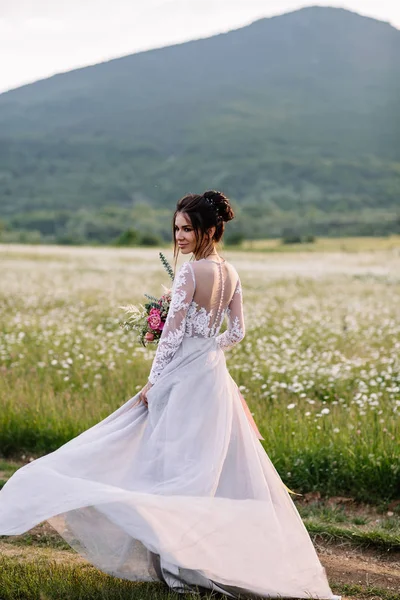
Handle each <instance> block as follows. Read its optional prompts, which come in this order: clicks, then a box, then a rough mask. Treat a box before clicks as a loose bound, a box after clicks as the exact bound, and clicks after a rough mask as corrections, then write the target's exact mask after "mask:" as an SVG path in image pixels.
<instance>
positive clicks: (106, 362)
mask: <svg viewBox="0 0 400 600" xmlns="http://www.w3.org/2000/svg"><path fill="white" fill-rule="evenodd" d="M389 240H391V242H390V243H388V242H387V240H386V241H385V240H377V241H376V244H375V246H373V241H371V240H369V241H368V243H367V242H366V240H363V241H360V240H346V241H345V243H344V241H343V240H342V241H340V240H335V245H334V244H333V242H332V243H328V242H325V248H323V247H319V248H314V250H313V251H312V252H311V251H308V250H307V249H306V248H302V250H303V251H301V252H300V251H299V248H298V247H297V251H296V252H295V251H294V249H293V248H286V250H287V251H285V252H280V251H279V252H278V251H276V252H267V253H266V252H265V248H262V247H259V248H255V247H253V248H252V250H251V251H250V252H246V251H240V252H239V251H232V250H231V251H229V252H225V253H224V255H225V256H226V258H227V259H228V260H231V261H232V262H233V264H234V265H235V266H236V267H237V269H238V271H239V273H240V275H241V279H242V282H243V285H244V302H245V317H246V325H247V335H246V338H245V339H244V341H243V342H242V343H241V344H240V345H239V346H237V347H236V348H235V349H234V350H232V351H231V352H230V353H229V356H228V354H227V358H228V367H229V369H230V372H231V374H232V376H233V377H234V379H235V380H236V381H237V383H238V384H239V385H240V387H241V390H242V393H243V395H244V396H245V398H246V399H247V401H248V403H249V406H250V408H251V409H252V411H253V412H254V415H255V419H256V421H257V423H258V425H259V427H260V430H261V432H262V434H263V436H264V438H265V442H264V446H265V449H266V450H267V452H268V454H269V455H270V457H271V459H272V460H273V462H274V464H275V466H276V467H277V469H278V471H279V472H280V474H281V476H282V478H283V480H284V481H285V483H286V484H287V485H288V486H289V487H290V488H291V489H294V490H296V491H299V492H301V493H305V492H310V491H313V490H319V491H320V492H321V493H322V494H323V495H338V494H343V495H349V496H352V497H354V498H358V499H363V500H367V501H370V502H371V501H372V502H373V501H375V502H384V501H387V500H389V499H393V498H396V497H399V496H400V450H399V439H400V435H399V433H400V427H399V422H400V420H399V411H400V360H399V349H400V315H399V312H400V309H399V306H400V243H398V238H389ZM321 243H322V242H320V244H321ZM265 244H266V246H267V245H268V244H267V243H265ZM317 245H318V244H316V246H317ZM165 252H166V254H167V256H168V257H169V258H171V254H170V253H169V252H168V250H166V251H165ZM162 284H165V285H168V276H167V274H166V273H165V272H164V271H163V270H162V267H161V263H160V262H159V260H158V252H157V250H156V249H154V250H153V249H148V250H144V249H131V250H129V249H126V250H122V249H107V248H98V249H95V248H61V247H41V246H37V247H36V246H33V247H27V246H0V374H1V377H0V454H1V455H2V456H3V457H5V458H14V459H16V460H18V461H19V460H21V459H22V460H24V461H27V460H29V459H30V458H31V457H35V456H38V455H40V454H43V453H47V452H49V451H51V450H54V449H55V448H57V447H58V446H59V445H61V444H62V443H64V442H66V441H67V440H69V439H70V438H71V437H73V436H75V435H77V434H78V433H79V432H80V431H82V430H84V429H86V428H87V427H89V426H90V425H92V424H94V423H95V422H97V421H98V420H100V419H102V418H104V417H105V416H106V415H108V414H109V413H110V412H111V411H113V410H115V409H116V408H117V407H118V406H120V405H121V404H122V403H123V402H125V401H126V400H127V399H128V398H129V397H131V396H133V395H134V394H135V393H136V391H137V390H138V389H140V388H141V387H142V386H143V385H144V383H145V382H146V380H147V375H148V372H149V369H150V365H151V360H152V356H153V352H154V350H153V349H152V348H146V349H145V348H142V347H140V346H139V345H138V344H137V343H136V341H135V339H134V337H133V336H132V335H130V334H127V333H126V332H124V331H123V330H122V329H121V328H120V327H119V324H118V321H119V320H120V319H121V318H122V317H123V312H122V311H121V310H120V308H119V306H121V305H123V304H127V303H130V302H132V303H139V302H141V301H142V299H143V297H142V294H143V292H144V291H147V292H149V293H154V294H155V295H158V294H159V293H161V292H162V287H161V286H162ZM7 464H9V463H7ZM0 471H1V467H0ZM1 479H2V477H1V473H0V485H1Z"/></svg>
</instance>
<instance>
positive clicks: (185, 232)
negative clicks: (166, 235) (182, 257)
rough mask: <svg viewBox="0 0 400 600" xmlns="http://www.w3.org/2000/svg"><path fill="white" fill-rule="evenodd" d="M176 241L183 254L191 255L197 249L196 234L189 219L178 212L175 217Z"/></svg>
mask: <svg viewBox="0 0 400 600" xmlns="http://www.w3.org/2000/svg"><path fill="white" fill-rule="evenodd" d="M175 239H176V242H177V244H178V246H179V249H180V251H181V252H182V254H190V253H191V252H194V249H195V248H196V234H195V232H194V229H193V227H192V224H191V222H190V219H189V217H188V216H187V215H186V214H185V213H183V212H178V214H177V215H176V217H175Z"/></svg>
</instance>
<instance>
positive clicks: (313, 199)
mask: <svg viewBox="0 0 400 600" xmlns="http://www.w3.org/2000/svg"><path fill="white" fill-rule="evenodd" d="M399 57H400V31H398V30H397V29H395V28H393V27H391V26H390V25H389V24H387V23H383V22H380V21H376V20H374V19H370V18H366V17H361V16H359V15H357V14H355V13H351V12H349V11H346V10H343V9H336V8H322V7H310V8H305V9H302V10H299V11H296V12H293V13H288V14H286V15H282V16H279V17H274V18H269V19H262V20H259V21H257V22H255V23H253V24H252V25H250V26H247V27H244V28H242V29H238V30H236V31H232V32H229V33H226V34H221V35H217V36H214V37H212V38H208V39H204V40H197V41H193V42H189V43H185V44H180V45H176V46H171V47H168V48H163V49H159V50H152V51H148V52H143V53H139V54H135V55H130V56H127V57H124V58H120V59H117V60H112V61H109V62H107V63H102V64H99V65H95V66H92V67H87V68H83V69H78V70H75V71H71V72H69V73H65V74H61V75H57V76H54V77H51V78H49V79H46V80H43V81H39V82H37V83H34V84H31V85H27V86H24V87H22V88H19V89H17V90H13V91H10V92H7V93H5V94H2V95H0V219H1V220H2V221H3V223H4V224H5V226H6V227H7V228H8V229H13V230H17V229H19V230H27V231H33V230H36V231H39V232H41V235H42V237H43V239H47V240H48V241H55V240H56V241H61V242H65V243H67V242H81V241H102V242H108V241H110V240H112V239H114V238H115V237H117V236H118V235H119V234H120V233H121V232H122V231H123V230H124V229H126V228H127V226H129V225H131V226H133V227H136V228H137V229H139V230H140V231H142V232H147V233H148V234H150V237H151V235H160V236H163V237H167V236H168V235H169V222H168V218H169V215H170V213H171V210H172V207H173V206H174V204H175V202H176V200H177V198H178V197H180V196H181V195H183V194H184V193H186V192H189V191H196V192H197V191H203V190H204V189H206V188H219V189H222V190H224V191H225V192H226V193H227V194H229V195H230V197H231V198H232V200H233V202H234V204H235V206H236V207H237V209H238V216H240V219H238V220H237V221H236V222H235V221H234V222H233V223H232V228H231V230H234V229H235V228H236V230H237V231H241V232H242V233H243V234H244V235H246V237H266V236H279V235H281V234H282V231H283V230H285V229H294V230H296V231H299V232H300V233H314V234H317V235H352V234H353V235H354V234H372V235H374V234H377V235H378V234H386V233H390V232H396V231H400V61H399ZM167 217H168V218H167ZM3 235H4V234H3ZM8 235H11V234H8Z"/></svg>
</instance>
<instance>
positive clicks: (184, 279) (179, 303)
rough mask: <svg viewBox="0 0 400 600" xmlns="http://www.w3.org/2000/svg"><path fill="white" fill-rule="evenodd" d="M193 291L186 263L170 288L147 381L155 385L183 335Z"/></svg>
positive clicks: (189, 270) (192, 281)
mask: <svg viewBox="0 0 400 600" xmlns="http://www.w3.org/2000/svg"><path fill="white" fill-rule="evenodd" d="M194 290H195V279H194V273H193V268H192V266H191V265H190V264H189V263H188V262H186V263H184V264H183V265H182V267H181V268H180V269H179V271H178V273H177V274H176V276H175V279H174V283H173V286H172V298H171V304H170V307H169V311H168V315H167V319H166V321H165V325H164V329H163V332H162V334H161V337H160V341H159V342H158V347H157V352H156V355H155V357H154V360H153V364H152V367H151V371H150V375H149V381H150V383H153V384H154V383H155V382H156V381H157V379H158V377H159V376H160V375H161V372H162V370H163V369H164V367H165V366H166V365H167V364H168V363H169V362H170V361H171V360H172V358H173V356H174V354H175V352H176V351H177V349H178V347H179V346H180V344H181V342H182V338H183V336H184V333H185V324H186V315H187V310H188V308H189V305H190V303H191V301H192V298H193V294H194Z"/></svg>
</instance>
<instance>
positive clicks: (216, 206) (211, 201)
mask: <svg viewBox="0 0 400 600" xmlns="http://www.w3.org/2000/svg"><path fill="white" fill-rule="evenodd" d="M180 212H181V213H185V214H186V215H187V216H188V217H189V220H190V221H191V223H192V227H193V229H194V232H195V235H196V247H195V250H194V254H195V256H202V255H203V254H204V253H205V252H206V251H208V250H211V249H212V247H213V246H214V244H218V242H220V241H221V239H222V236H223V234H224V230H225V223H227V222H228V221H231V220H232V219H233V218H234V217H235V214H234V212H233V210H232V207H231V204H230V201H229V198H227V197H226V196H225V194H223V193H222V192H217V191H215V190H208V191H207V192H204V194H202V195H201V196H200V195H199V194H188V195H187V196H184V197H183V198H181V199H180V200H178V203H177V205H176V211H175V213H174V217H173V220H172V232H173V239H174V257H175V258H177V255H178V250H179V248H178V244H177V242H176V238H175V218H176V215H177V214H178V213H180ZM212 227H215V233H214V235H213V236H212V237H210V235H209V233H208V231H209V229H211V228H212Z"/></svg>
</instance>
